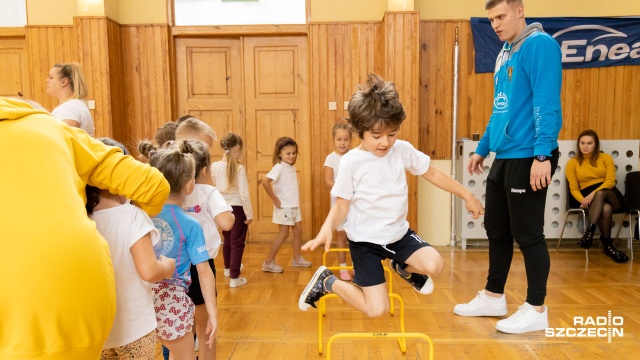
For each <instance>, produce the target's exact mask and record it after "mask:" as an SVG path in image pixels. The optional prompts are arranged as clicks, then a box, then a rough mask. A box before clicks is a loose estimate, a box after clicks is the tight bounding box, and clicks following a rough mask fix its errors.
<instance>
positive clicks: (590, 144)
mask: <svg viewBox="0 0 640 360" xmlns="http://www.w3.org/2000/svg"><path fill="white" fill-rule="evenodd" d="M565 171H566V176H567V181H568V182H569V190H570V192H571V198H570V199H569V204H570V206H571V207H572V208H577V207H581V208H583V209H585V210H587V213H588V214H589V222H590V223H591V225H590V226H589V227H588V228H586V229H585V232H584V236H583V237H582V239H580V242H579V243H578V244H579V245H580V247H582V248H584V249H588V248H590V247H591V244H592V241H593V234H594V232H595V230H596V225H597V226H598V228H600V241H601V242H602V246H603V250H604V253H605V255H607V256H609V257H611V258H612V259H613V261H615V262H619V263H624V262H627V261H629V257H628V256H627V255H625V254H624V253H622V252H621V251H618V249H616V247H615V246H614V245H613V241H612V240H611V227H612V223H613V221H612V216H613V212H614V211H615V210H618V209H620V208H621V207H622V204H624V197H623V196H622V193H620V190H618V189H617V188H616V186H615V184H616V170H615V165H614V164H613V159H612V158H611V156H610V155H608V154H605V153H601V152H600V139H599V138H598V134H597V133H596V132H595V131H593V130H585V131H583V132H582V133H581V134H580V136H579V137H578V152H577V154H576V156H574V157H573V158H572V159H570V160H569V161H568V162H567V166H566V169H565Z"/></svg>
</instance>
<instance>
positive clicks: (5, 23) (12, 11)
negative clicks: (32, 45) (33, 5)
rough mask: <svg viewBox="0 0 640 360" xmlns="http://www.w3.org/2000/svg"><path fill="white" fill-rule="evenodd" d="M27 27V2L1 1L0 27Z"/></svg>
mask: <svg viewBox="0 0 640 360" xmlns="http://www.w3.org/2000/svg"><path fill="white" fill-rule="evenodd" d="M25 25H27V2H26V0H0V27H22V26H25Z"/></svg>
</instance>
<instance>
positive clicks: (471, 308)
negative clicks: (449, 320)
mask: <svg viewBox="0 0 640 360" xmlns="http://www.w3.org/2000/svg"><path fill="white" fill-rule="evenodd" d="M453 313H454V314H456V315H460V316H504V315H507V300H506V298H505V296H504V294H502V297H500V298H497V299H495V298H492V297H490V296H488V295H486V294H485V293H484V289H482V290H480V291H478V295H476V297H475V298H473V300H471V301H469V302H468V303H466V304H458V305H456V306H455V307H454V308H453Z"/></svg>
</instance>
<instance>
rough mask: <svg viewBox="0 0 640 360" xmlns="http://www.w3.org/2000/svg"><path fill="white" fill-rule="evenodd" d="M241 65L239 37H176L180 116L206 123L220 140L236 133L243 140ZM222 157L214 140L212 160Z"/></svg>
mask: <svg viewBox="0 0 640 360" xmlns="http://www.w3.org/2000/svg"><path fill="white" fill-rule="evenodd" d="M241 65H242V61H241V54H240V39H239V38H177V39H176V75H177V76H176V78H177V92H178V113H179V116H182V115H187V114H189V115H192V116H194V117H196V118H198V119H200V120H202V121H204V122H206V123H207V124H209V125H210V126H211V127H212V128H213V130H214V131H215V132H216V134H217V135H218V137H219V138H220V137H222V136H223V135H224V134H226V133H227V132H228V131H233V132H234V133H237V134H238V135H240V136H242V138H243V139H244V138H245V137H246V136H245V133H244V128H245V125H244V116H243V111H244V109H243V107H242V104H243V100H242V96H243V95H242V66H241ZM218 140H219V139H218ZM221 158H222V149H221V148H220V145H219V142H218V141H215V142H214V144H213V147H212V148H211V160H212V161H218V160H220V159H221Z"/></svg>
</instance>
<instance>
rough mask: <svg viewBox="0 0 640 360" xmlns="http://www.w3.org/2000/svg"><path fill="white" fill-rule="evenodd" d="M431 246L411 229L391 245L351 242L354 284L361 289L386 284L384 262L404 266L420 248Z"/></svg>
mask: <svg viewBox="0 0 640 360" xmlns="http://www.w3.org/2000/svg"><path fill="white" fill-rule="evenodd" d="M427 246H431V245H429V244H428V243H427V242H426V241H424V240H422V239H421V238H420V236H418V234H416V233H415V232H414V231H413V230H411V229H409V230H408V231H407V233H406V234H404V236H403V237H402V238H401V239H400V240H398V241H396V242H394V243H391V244H387V245H384V246H383V245H377V244H372V243H368V242H355V241H351V240H349V251H350V252H351V260H352V261H353V270H354V271H355V276H354V278H353V283H354V284H356V285H358V286H360V287H367V286H375V285H380V284H384V283H385V281H386V280H385V277H384V268H383V267H382V262H381V261H382V260H384V259H392V260H395V261H396V262H399V263H401V264H404V263H405V262H406V261H407V259H408V258H409V257H411V255H413V254H414V253H415V252H416V251H418V250H419V249H420V248H423V247H427Z"/></svg>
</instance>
